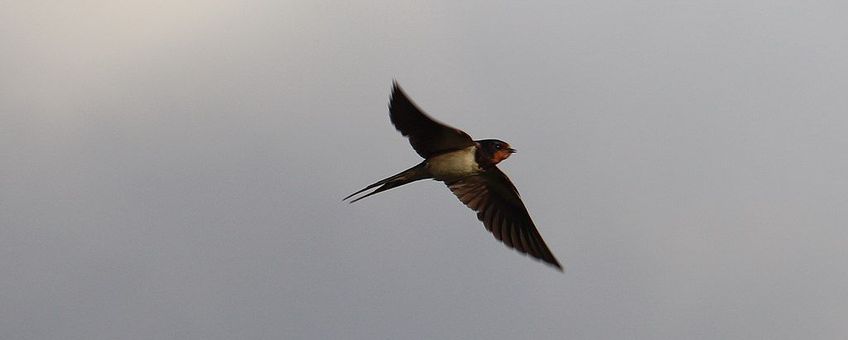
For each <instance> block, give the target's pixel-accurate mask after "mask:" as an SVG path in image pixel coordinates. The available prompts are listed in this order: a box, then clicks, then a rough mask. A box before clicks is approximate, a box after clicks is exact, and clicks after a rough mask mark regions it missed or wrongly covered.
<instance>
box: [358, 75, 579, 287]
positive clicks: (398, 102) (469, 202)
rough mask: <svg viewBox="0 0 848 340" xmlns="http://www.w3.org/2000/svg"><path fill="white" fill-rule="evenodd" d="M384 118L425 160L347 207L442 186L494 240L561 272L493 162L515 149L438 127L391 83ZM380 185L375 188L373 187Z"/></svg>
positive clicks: (505, 157) (513, 190)
mask: <svg viewBox="0 0 848 340" xmlns="http://www.w3.org/2000/svg"><path fill="white" fill-rule="evenodd" d="M389 118H390V119H391V121H392V124H394V126H395V128H397V130H398V131H400V133H401V134H402V135H403V136H405V137H407V138H409V143H410V144H412V148H413V149H414V150H415V152H417V153H418V154H419V155H420V156H421V157H423V158H424V161H422V162H421V163H419V164H418V165H416V166H413V167H411V168H409V169H407V170H405V171H403V172H401V173H399V174H397V175H394V176H391V177H388V178H386V179H383V180H381V181H378V182H376V183H374V184H371V185H369V186H367V187H365V188H364V189H362V190H359V191H357V192H355V193H353V194H350V195H349V196H347V197H345V198H344V199H343V200H347V199H349V198H351V197H353V196H356V195H357V194H359V193H362V192H364V191H366V190H369V189H372V188H375V187H377V189H375V190H374V191H372V192H370V193H368V194H365V195H363V196H361V197H359V198H357V199H354V200H352V201H350V203H353V202H356V201H359V200H361V199H363V198H365V197H368V196H371V195H374V194H376V193H379V192H382V191H386V190H389V189H392V188H395V187H398V186H401V185H404V184H407V183H411V182H414V181H418V180H422V179H428V178H430V179H434V180H437V181H441V182H444V183H445V184H446V185H447V186H448V188H450V190H451V191H452V192H453V193H454V194H455V195H456V197H458V198H459V200H460V201H462V203H464V204H465V205H466V206H468V207H469V208H471V209H472V210H474V211H476V212H477V218H478V219H479V220H480V221H482V222H483V225H484V226H485V227H486V229H488V230H489V231H490V232H491V233H492V234H494V236H495V238H496V239H498V240H500V241H501V242H503V243H504V244H506V245H507V246H509V247H511V248H514V249H515V250H518V251H519V252H522V253H526V254H528V255H530V256H532V257H534V258H536V259H539V260H541V261H544V262H545V263H547V264H549V265H551V266H553V267H556V268H557V269H559V270H560V271H562V266H561V265H560V264H559V261H557V259H556V258H555V257H554V255H553V254H552V253H551V251H550V249H548V246H547V245H546V244H545V241H544V240H542V235H540V234H539V231H538V230H536V226H535V225H534V224H533V220H531V219H530V214H529V213H528V212H527V208H526V207H525V206H524V203H523V202H522V201H521V197H520V196H519V194H518V190H517V189H516V188H515V185H513V184H512V182H510V180H509V178H507V177H506V174H504V173H503V172H502V171H501V170H500V169H498V167H497V164H498V163H500V162H501V161H503V160H505V159H507V158H509V156H511V155H512V154H513V153H515V152H516V150H515V149H513V148H512V147H510V145H509V144H508V143H506V142H504V141H501V140H497V139H482V140H473V139H471V136H469V135H468V134H467V133H465V132H463V131H462V130H459V129H456V128H453V127H450V126H447V125H445V124H442V123H440V122H438V121H436V120H434V119H433V118H430V117H429V116H428V115H427V114H425V113H424V112H423V111H422V110H421V109H419V108H418V107H417V106H416V105H415V104H414V103H413V102H412V100H410V99H409V97H408V96H407V95H406V93H404V91H403V89H401V88H400V86H399V85H398V84H397V82H394V83H393V86H392V97H391V100H390V101H389ZM378 186H379V187H378Z"/></svg>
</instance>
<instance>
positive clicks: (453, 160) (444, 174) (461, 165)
mask: <svg viewBox="0 0 848 340" xmlns="http://www.w3.org/2000/svg"><path fill="white" fill-rule="evenodd" d="M476 152H477V147H476V146H470V147H467V148H465V149H462V150H457V151H452V152H447V153H443V154H441V155H438V156H433V157H431V158H430V159H428V160H427V164H426V165H425V166H426V168H427V171H429V172H430V174H431V175H433V178H435V179H436V180H439V181H448V180H452V179H457V178H460V177H465V176H469V175H474V174H477V173H479V172H480V166H479V164H477V161H476V159H475V154H476Z"/></svg>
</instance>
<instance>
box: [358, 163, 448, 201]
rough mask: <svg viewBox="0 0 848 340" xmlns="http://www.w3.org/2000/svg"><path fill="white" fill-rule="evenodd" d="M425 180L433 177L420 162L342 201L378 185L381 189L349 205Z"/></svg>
mask: <svg viewBox="0 0 848 340" xmlns="http://www.w3.org/2000/svg"><path fill="white" fill-rule="evenodd" d="M427 178H433V176H431V175H430V173H429V172H428V171H427V169H426V168H424V162H421V163H420V164H418V165H416V166H414V167H411V168H409V169H407V170H405V171H403V172H401V173H399V174H397V175H394V176H392V177H389V178H386V179H384V180H382V181H379V182H377V183H374V184H371V185H369V186H367V187H365V189H362V190H359V191H357V192H354V193H352V194H350V195H348V196H347V197H345V198H343V199H342V201H344V200H347V199H348V198H351V197H353V196H356V195H357V194H359V193H361V192H363V191H365V190H368V189H371V188H374V187H376V186H378V185H380V186H381V187H379V188H377V189H376V190H374V191H372V192H369V193H368V194H366V195H365V196H362V197H359V198H357V199H355V200H353V201H350V203H353V202H356V201H358V200H361V199H363V198H365V197H368V196H371V195H373V194H376V193H378V192H382V191H386V190H389V189H391V188H395V187H399V186H401V185H404V184H406V183H411V182H415V181H417V180H421V179H427Z"/></svg>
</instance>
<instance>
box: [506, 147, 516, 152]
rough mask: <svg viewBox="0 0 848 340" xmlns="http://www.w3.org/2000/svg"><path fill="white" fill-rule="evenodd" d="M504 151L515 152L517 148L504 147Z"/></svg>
mask: <svg viewBox="0 0 848 340" xmlns="http://www.w3.org/2000/svg"><path fill="white" fill-rule="evenodd" d="M506 151H509V153H516V152H518V150H516V149H513V148H506Z"/></svg>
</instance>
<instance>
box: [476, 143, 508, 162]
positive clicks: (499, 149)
mask: <svg viewBox="0 0 848 340" xmlns="http://www.w3.org/2000/svg"><path fill="white" fill-rule="evenodd" d="M477 143H479V144H480V150H481V151H483V154H484V155H486V158H488V159H489V160H490V161H491V162H492V164H498V163H500V162H501V161H502V160H504V159H507V158H509V156H511V155H512V154H514V153H515V152H516V150H515V149H513V148H511V147H510V146H509V144H508V143H507V142H504V141H502V140H497V139H484V140H479V141H477Z"/></svg>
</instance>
